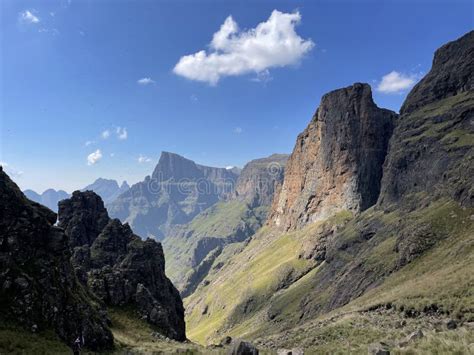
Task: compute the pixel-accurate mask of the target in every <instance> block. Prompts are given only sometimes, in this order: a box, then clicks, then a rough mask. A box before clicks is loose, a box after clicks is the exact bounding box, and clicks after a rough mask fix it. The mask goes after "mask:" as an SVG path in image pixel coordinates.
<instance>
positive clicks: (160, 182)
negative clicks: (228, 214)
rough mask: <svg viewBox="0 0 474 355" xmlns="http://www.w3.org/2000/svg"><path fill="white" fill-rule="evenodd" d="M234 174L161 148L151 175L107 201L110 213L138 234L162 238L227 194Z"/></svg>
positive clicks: (234, 178)
mask: <svg viewBox="0 0 474 355" xmlns="http://www.w3.org/2000/svg"><path fill="white" fill-rule="evenodd" d="M236 179H237V175H236V174H235V173H234V172H232V171H231V170H227V169H225V168H213V167H206V166H202V165H198V164H196V163H194V162H193V161H191V160H189V159H186V158H184V157H182V156H180V155H178V154H173V153H168V152H163V153H162V154H161V157H160V160H159V162H158V165H157V166H156V168H155V170H154V171H153V174H152V176H151V177H147V178H145V180H144V181H142V182H140V183H137V184H135V185H133V186H132V187H131V188H130V190H128V191H127V192H125V193H123V194H122V195H120V196H119V198H117V199H116V200H115V201H114V202H113V203H111V204H109V205H108V206H107V207H108V210H109V213H110V215H111V216H112V217H115V218H119V219H120V220H122V221H125V222H128V223H129V224H130V226H131V227H132V229H133V230H134V231H136V232H137V233H138V234H139V235H141V236H143V237H145V236H152V237H154V238H157V239H162V238H163V237H164V236H165V235H166V234H167V232H168V231H169V230H170V229H171V228H172V227H173V226H174V225H178V224H185V223H187V222H189V221H190V220H191V219H193V218H194V217H195V216H196V215H197V214H199V213H200V212H202V211H204V210H205V209H207V208H209V207H210V206H212V205H214V204H215V203H217V202H218V201H220V200H223V199H225V198H227V196H228V195H229V194H230V193H231V192H232V191H233V187H234V185H235V181H236Z"/></svg>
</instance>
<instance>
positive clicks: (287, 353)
mask: <svg viewBox="0 0 474 355" xmlns="http://www.w3.org/2000/svg"><path fill="white" fill-rule="evenodd" d="M277 354H278V355H304V351H303V349H301V348H293V349H278V350H277Z"/></svg>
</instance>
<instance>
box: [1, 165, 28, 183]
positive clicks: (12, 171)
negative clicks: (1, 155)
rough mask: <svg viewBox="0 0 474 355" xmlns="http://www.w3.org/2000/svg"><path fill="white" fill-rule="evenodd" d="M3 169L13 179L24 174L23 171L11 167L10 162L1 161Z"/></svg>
mask: <svg viewBox="0 0 474 355" xmlns="http://www.w3.org/2000/svg"><path fill="white" fill-rule="evenodd" d="M0 165H1V166H2V167H3V170H4V171H5V172H6V173H7V174H8V175H10V177H11V178H13V179H19V178H20V177H21V176H22V175H23V171H21V170H17V169H15V168H13V167H11V166H10V165H9V164H8V163H6V162H4V161H0Z"/></svg>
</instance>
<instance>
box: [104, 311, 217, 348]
mask: <svg viewBox="0 0 474 355" xmlns="http://www.w3.org/2000/svg"><path fill="white" fill-rule="evenodd" d="M109 315H110V319H111V321H112V326H111V329H112V333H113V335H114V338H115V344H116V353H117V354H123V353H127V354H143V353H153V354H175V353H179V354H203V353H212V351H210V350H208V349H204V348H202V347H200V346H199V345H196V344H193V343H190V342H184V343H180V342H176V341H173V340H162V339H157V338H154V337H153V336H152V335H151V334H152V333H153V332H156V330H157V329H155V328H154V327H153V326H152V325H150V324H149V323H147V322H145V321H144V320H141V319H140V318H139V317H138V316H137V314H136V313H135V312H134V310H133V309H131V308H124V307H114V308H109Z"/></svg>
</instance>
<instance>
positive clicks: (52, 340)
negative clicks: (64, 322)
mask: <svg viewBox="0 0 474 355" xmlns="http://www.w3.org/2000/svg"><path fill="white" fill-rule="evenodd" d="M70 353H71V349H70V348H69V347H68V346H67V345H66V344H64V343H63V342H62V341H61V339H59V337H58V336H57V335H56V334H55V332H54V331H53V330H46V331H42V332H39V333H32V332H29V331H27V330H25V329H24V328H22V327H20V326H16V325H12V324H6V323H4V322H2V323H1V325H0V354H70Z"/></svg>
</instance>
